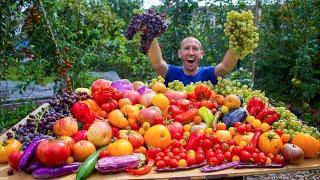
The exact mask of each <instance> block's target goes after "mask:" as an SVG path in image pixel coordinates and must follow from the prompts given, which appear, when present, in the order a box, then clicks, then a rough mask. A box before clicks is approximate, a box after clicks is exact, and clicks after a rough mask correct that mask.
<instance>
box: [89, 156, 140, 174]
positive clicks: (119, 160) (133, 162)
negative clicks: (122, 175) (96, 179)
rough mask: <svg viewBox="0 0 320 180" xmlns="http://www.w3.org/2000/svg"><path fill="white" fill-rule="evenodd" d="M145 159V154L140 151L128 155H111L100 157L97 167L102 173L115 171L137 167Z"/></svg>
mask: <svg viewBox="0 0 320 180" xmlns="http://www.w3.org/2000/svg"><path fill="white" fill-rule="evenodd" d="M145 160H146V158H145V156H144V155H143V154H140V153H135V154H133V155H127V156H109V157H104V158H101V159H99V160H98V162H97V164H96V166H95V167H96V170H97V171H98V172H100V173H115V172H121V171H124V170H125V169H128V168H137V167H139V166H140V165H141V164H143V163H144V162H145Z"/></svg>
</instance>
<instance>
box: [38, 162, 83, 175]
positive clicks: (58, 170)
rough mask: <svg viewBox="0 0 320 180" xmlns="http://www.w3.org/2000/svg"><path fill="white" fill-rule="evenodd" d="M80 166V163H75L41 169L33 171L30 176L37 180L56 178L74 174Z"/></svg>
mask: <svg viewBox="0 0 320 180" xmlns="http://www.w3.org/2000/svg"><path fill="white" fill-rule="evenodd" d="M80 165H81V163H79V162H75V163H71V164H65V165H63V166H52V167H43V168H39V169H37V170H35V171H33V173H32V176H33V177H35V178H38V179H49V178H56V177H60V176H64V175H68V174H71V173H74V172H76V171H77V170H78V168H79V167H80Z"/></svg>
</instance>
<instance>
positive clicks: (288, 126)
mask: <svg viewBox="0 0 320 180" xmlns="http://www.w3.org/2000/svg"><path fill="white" fill-rule="evenodd" d="M275 110H276V111H277V112H278V113H279V114H280V119H279V121H276V122H274V123H273V124H272V127H273V128H275V129H276V128H279V129H282V130H283V132H284V133H287V134H290V135H291V137H293V136H294V135H295V134H297V133H299V132H303V133H308V134H310V135H311V136H313V137H315V138H316V139H320V132H319V131H318V130H317V128H315V127H312V126H308V125H306V124H303V123H302V122H301V121H300V120H299V119H298V117H297V116H296V115H295V114H293V113H292V112H291V111H290V110H288V109H286V108H285V107H275Z"/></svg>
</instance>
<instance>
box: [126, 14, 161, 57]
mask: <svg viewBox="0 0 320 180" xmlns="http://www.w3.org/2000/svg"><path fill="white" fill-rule="evenodd" d="M166 30H167V25H166V24H165V21H164V18H163V17H162V16H161V15H160V14H159V13H157V12H155V11H154V10H153V9H148V10H147V11H146V12H145V13H142V14H136V15H134V16H133V17H132V19H131V23H130V24H129V26H128V28H127V30H126V32H125V37H126V38H127V39H129V40H131V39H132V38H133V36H134V35H135V34H136V33H137V32H139V31H141V32H142V35H141V41H140V45H141V47H140V48H141V49H140V50H141V52H142V53H143V54H147V52H148V50H149V48H150V46H151V43H152V40H153V39H154V38H156V37H158V36H159V35H160V34H161V33H163V32H165V31H166Z"/></svg>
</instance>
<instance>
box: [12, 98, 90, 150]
mask: <svg viewBox="0 0 320 180" xmlns="http://www.w3.org/2000/svg"><path fill="white" fill-rule="evenodd" d="M88 98H90V96H88V95H85V94H76V93H73V92H72V93H66V92H65V93H63V94H61V95H60V94H59V95H56V96H55V97H53V98H52V99H50V100H49V105H50V106H48V107H46V108H43V109H41V111H39V112H38V113H37V114H30V115H29V116H28V118H27V119H26V121H25V122H24V123H22V124H19V125H18V126H15V127H13V128H12V131H13V132H7V134H6V135H7V138H8V139H11V138H15V139H17V140H19V141H20V142H21V143H22V144H23V148H22V149H24V148H25V147H26V146H27V145H28V144H29V143H30V142H31V141H32V140H33V139H34V138H39V137H42V136H52V137H53V136H54V133H53V130H52V128H53V124H54V123H55V122H56V121H57V120H59V119H61V118H64V117H68V116H71V115H72V113H71V111H70V109H71V107H72V105H73V104H74V103H75V102H77V101H78V100H85V99H88Z"/></svg>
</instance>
